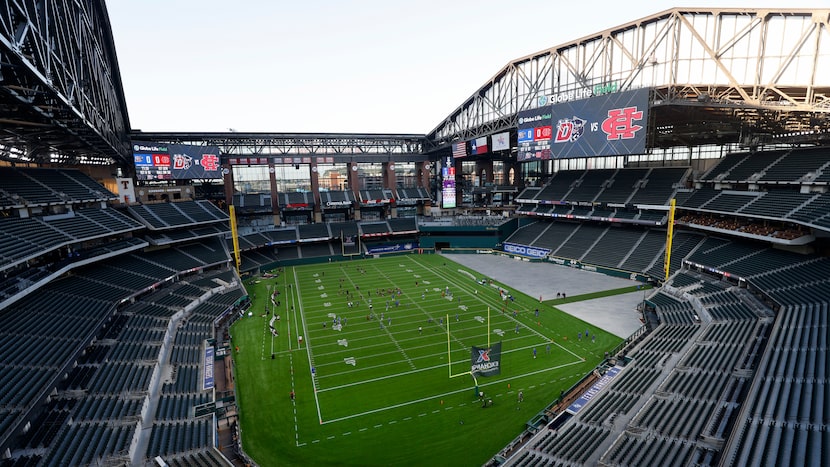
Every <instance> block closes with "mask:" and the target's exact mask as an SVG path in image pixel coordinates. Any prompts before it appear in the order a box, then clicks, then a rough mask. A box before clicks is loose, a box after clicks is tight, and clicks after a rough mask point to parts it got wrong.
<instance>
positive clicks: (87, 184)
mask: <svg viewBox="0 0 830 467" xmlns="http://www.w3.org/2000/svg"><path fill="white" fill-rule="evenodd" d="M0 180H3V185H2V186H1V187H0V206H7V207H11V206H26V205H30V206H34V205H44V204H72V203H83V202H90V201H110V200H114V199H117V198H118V197H117V196H116V195H114V194H113V193H111V192H110V191H109V190H107V189H106V188H104V187H103V186H102V185H100V184H99V183H97V182H95V181H94V180H92V179H91V178H90V177H89V176H87V175H86V174H83V173H81V172H79V171H78V170H74V169H51V168H23V167H0Z"/></svg>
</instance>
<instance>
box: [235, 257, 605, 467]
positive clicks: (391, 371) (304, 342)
mask: <svg viewBox="0 0 830 467" xmlns="http://www.w3.org/2000/svg"><path fill="white" fill-rule="evenodd" d="M247 286H248V291H249V294H250V295H251V296H252V298H253V302H254V304H253V306H252V308H251V309H250V316H246V317H245V318H243V319H241V320H239V321H238V322H237V323H236V324H234V326H233V328H232V329H231V334H232V336H233V345H234V347H235V348H236V347H238V348H239V350H238V351H235V352H234V359H235V375H236V378H237V379H236V384H237V397H238V398H239V405H240V412H241V416H240V419H241V429H242V438H243V445H244V447H245V450H246V452H247V453H248V454H249V455H250V456H251V457H253V458H254V460H255V461H256V462H258V463H259V464H260V465H306V464H310V463H314V464H318V465H320V464H324V465H389V464H395V465H426V464H431V465H435V464H440V465H480V464H482V463H484V462H486V461H487V460H488V459H489V458H490V457H492V456H493V455H494V454H496V453H497V452H498V451H499V450H500V449H501V448H503V447H504V446H505V445H506V444H507V443H508V442H509V441H510V440H512V439H513V438H515V437H516V436H517V435H518V434H519V433H520V432H521V431H522V430H523V428H524V424H525V423H526V422H527V421H529V420H530V419H531V418H533V416H534V415H536V414H537V413H538V412H539V411H540V410H542V409H544V407H546V406H547V405H548V404H550V403H551V402H552V401H553V400H554V399H556V398H557V397H558V395H559V394H560V391H561V390H564V389H567V388H569V387H570V386H571V385H573V384H574V383H575V382H576V381H578V380H579V379H580V378H581V377H582V376H584V375H585V374H586V373H587V372H588V371H590V370H591V369H593V368H594V367H595V366H596V365H597V364H598V363H599V362H600V361H601V360H602V358H603V355H604V352H605V351H607V350H610V349H611V348H613V347H615V346H616V345H617V344H618V343H619V342H620V339H619V338H617V337H615V336H613V335H611V334H608V333H606V332H603V331H602V330H600V329H591V328H590V326H588V325H586V323H584V322H583V321H580V320H578V319H576V318H573V317H571V316H569V315H567V314H565V313H562V312H560V311H558V310H556V309H555V308H553V307H552V306H550V305H547V304H543V303H540V302H539V300H538V298H535V299H534V298H531V297H528V296H525V295H523V294H521V293H519V292H517V291H514V290H509V289H507V288H505V287H504V286H502V285H501V284H498V283H495V282H493V281H491V280H490V279H489V278H487V277H483V276H481V275H479V274H478V273H476V272H475V271H472V270H470V269H468V268H465V267H463V266H460V265H459V264H457V263H455V262H453V261H450V260H447V259H446V258H444V257H442V256H440V255H417V254H411V255H402V256H393V257H387V258H380V259H365V260H351V261H350V260H346V261H340V262H333V263H324V264H315V265H308V266H298V267H290V268H285V269H284V270H281V271H279V274H278V277H276V278H260V279H254V280H249V281H248V282H247ZM537 310H538V311H537ZM272 327H273V330H272ZM497 343H501V359H500V374H499V375H495V376H490V377H483V376H480V375H476V377H475V378H474V377H473V376H472V375H471V374H470V368H471V363H473V362H472V360H471V356H475V358H476V359H478V360H481V358H479V355H480V353H479V352H475V353H473V352H472V347H473V346H475V347H478V348H481V349H487V348H489V347H491V346H493V345H494V344H497ZM483 358H484V359H486V358H487V357H483ZM476 385H477V387H478V390H479V391H481V392H484V394H485V398H484V400H485V401H487V400H492V401H493V403H492V405H490V406H487V407H483V405H484V404H483V403H482V402H481V401H480V398H479V397H478V395H477V394H476ZM520 391H521V392H522V396H523V401H522V402H519V397H518V395H519V392H520ZM292 394H293V398H292Z"/></svg>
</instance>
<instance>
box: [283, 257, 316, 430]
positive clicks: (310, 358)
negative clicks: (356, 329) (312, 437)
mask: <svg viewBox="0 0 830 467" xmlns="http://www.w3.org/2000/svg"><path fill="white" fill-rule="evenodd" d="M291 272H292V273H293V274H294V292H293V293H295V294H296V295H297V306H296V307H295V309H294V316H295V319H296V315H297V309H299V310H300V316H302V308H303V298H302V296H301V295H300V279H299V278H298V277H297V269H296V268H292V269H291ZM299 328H300V326H299V321H298V324H297V329H298V331H297V334H298V335H299ZM302 328H303V332H305V334H306V337H308V326H307V324H306V323H305V321H303V325H302ZM290 339H291V337H290V336H289V340H290ZM310 344H311V342H309V340H308V339H307V340H306V344H305V350H306V353H307V354H308V364H309V365H311V368H314V357H313V356H312V355H311V345H310ZM309 377H310V378H311V386H312V387H313V388H314V405H315V406H316V407H317V418H318V419H319V420H320V424H321V425H322V424H323V414H322V413H321V411H320V399H319V398H318V397H317V381H316V378H315V377H314V373H313V372H310V371H309Z"/></svg>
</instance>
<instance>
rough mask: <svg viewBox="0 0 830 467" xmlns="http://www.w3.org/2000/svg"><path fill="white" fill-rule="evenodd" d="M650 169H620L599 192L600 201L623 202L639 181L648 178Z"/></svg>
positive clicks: (598, 199)
mask: <svg viewBox="0 0 830 467" xmlns="http://www.w3.org/2000/svg"><path fill="white" fill-rule="evenodd" d="M648 171H649V169H639V168H635V169H620V170H618V171H617V173H616V174H614V177H613V179H612V180H611V183H609V184H608V185H607V186H606V187H605V188H604V189H603V190H602V191H601V192H600V194H599V196H598V197H597V199H596V201H597V202H598V203H619V204H623V203H625V202H626V201H628V199H629V198H630V197H631V195H632V194H633V193H634V191H635V190H636V187H637V182H639V181H640V180H643V179H645V178H646V175H647V174H648Z"/></svg>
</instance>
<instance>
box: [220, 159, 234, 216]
mask: <svg viewBox="0 0 830 467" xmlns="http://www.w3.org/2000/svg"><path fill="white" fill-rule="evenodd" d="M222 182H223V183H224V184H225V206H230V205H232V204H233V166H232V165H230V164H228V163H226V164H223V165H222Z"/></svg>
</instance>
